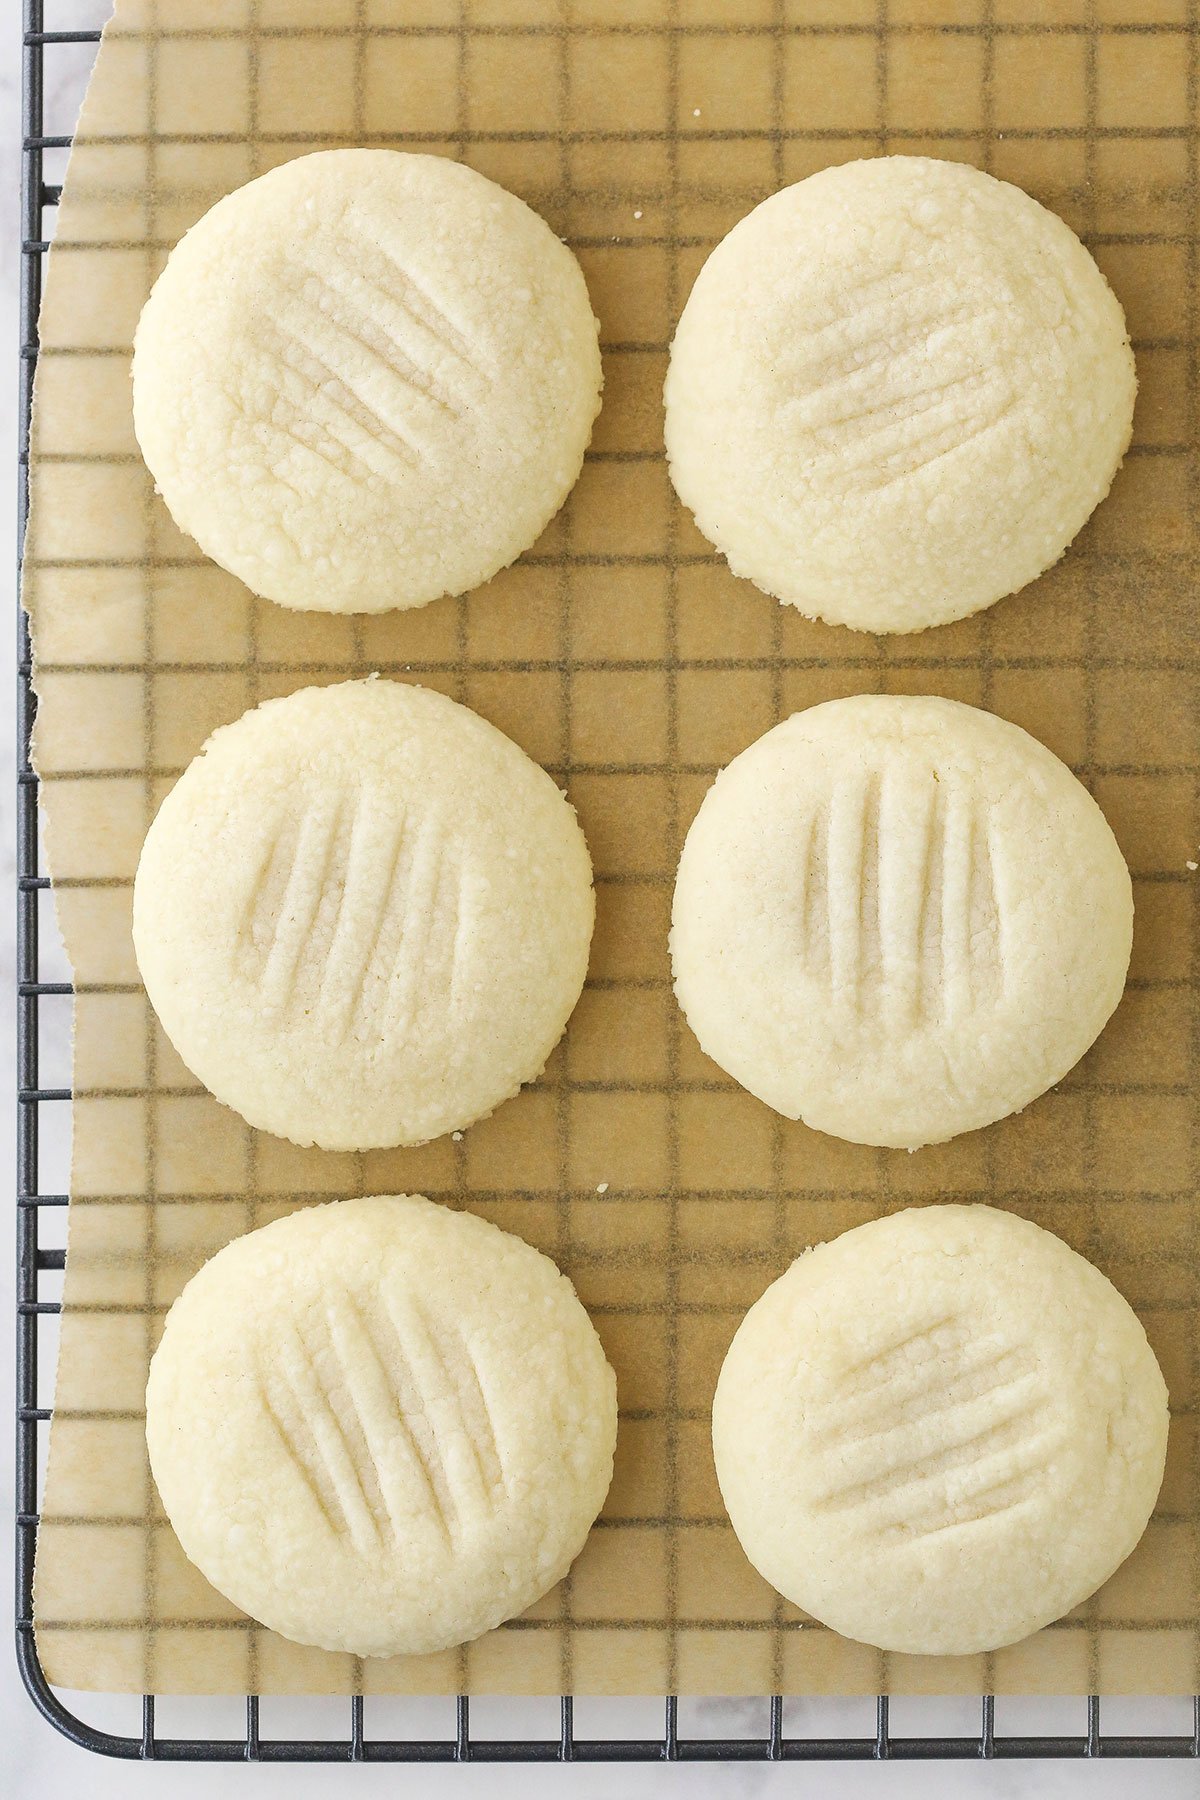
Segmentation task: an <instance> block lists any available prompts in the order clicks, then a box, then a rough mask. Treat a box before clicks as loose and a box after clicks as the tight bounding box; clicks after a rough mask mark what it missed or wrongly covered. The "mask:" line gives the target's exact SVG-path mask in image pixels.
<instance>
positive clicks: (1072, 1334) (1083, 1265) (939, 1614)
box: [713, 1206, 1167, 1655]
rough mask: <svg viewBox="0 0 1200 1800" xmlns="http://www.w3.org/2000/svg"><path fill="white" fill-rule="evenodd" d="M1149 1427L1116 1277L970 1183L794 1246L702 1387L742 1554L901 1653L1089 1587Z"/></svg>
mask: <svg viewBox="0 0 1200 1800" xmlns="http://www.w3.org/2000/svg"><path fill="white" fill-rule="evenodd" d="M1166 1444H1167V1391H1166V1387H1165V1385H1164V1383H1163V1378H1162V1375H1161V1373H1160V1371H1159V1367H1158V1363H1157V1362H1156V1360H1155V1357H1154V1353H1153V1351H1152V1350H1151V1348H1150V1346H1149V1344H1148V1343H1147V1341H1146V1334H1145V1332H1144V1331H1143V1329H1142V1327H1141V1325H1140V1324H1139V1322H1138V1320H1137V1318H1136V1316H1135V1315H1134V1313H1133V1312H1132V1310H1131V1309H1130V1307H1129V1306H1128V1305H1127V1304H1126V1302H1125V1301H1124V1300H1123V1299H1122V1297H1121V1295H1120V1294H1119V1293H1118V1292H1117V1290H1116V1288H1114V1287H1113V1286H1112V1284H1111V1283H1110V1282H1109V1281H1108V1280H1107V1279H1106V1278H1105V1277H1104V1276H1103V1275H1102V1274H1101V1273H1100V1271H1099V1270H1098V1269H1095V1268H1093V1267H1092V1265H1091V1264H1090V1263H1088V1262H1085V1261H1084V1259H1083V1258H1082V1257H1081V1256H1077V1255H1076V1254H1075V1252H1074V1251H1073V1250H1070V1249H1068V1247H1067V1245H1066V1244H1064V1243H1062V1242H1061V1240H1060V1239H1058V1238H1056V1237H1052V1236H1051V1234H1050V1233H1049V1232H1048V1231H1043V1230H1041V1229H1040V1227H1038V1226H1036V1225H1032V1224H1030V1223H1029V1222H1028V1221H1027V1220H1025V1219H1019V1218H1017V1217H1015V1216H1014V1215H1013V1214H1011V1213H1004V1212H997V1211H995V1210H994V1209H993V1208H991V1207H987V1206H930V1207H923V1208H918V1209H915V1210H913V1211H910V1212H903V1213H897V1214H894V1215H893V1216H892V1217H890V1218H887V1219H878V1220H876V1221H874V1222H873V1223H871V1224H869V1225H861V1226H859V1227H858V1228H857V1229H856V1230H853V1231H848V1232H846V1233H845V1234H844V1236H842V1237H839V1238H837V1239H836V1240H835V1241H834V1242H833V1243H829V1244H821V1245H819V1246H818V1247H817V1248H816V1249H815V1250H812V1251H810V1252H808V1254H806V1255H804V1256H801V1257H800V1258H799V1259H798V1261H796V1262H794V1263H793V1264H792V1266H791V1268H790V1269H789V1270H788V1271H787V1273H786V1274H785V1275H783V1276H782V1277H781V1278H780V1279H779V1280H778V1281H776V1282H775V1283H774V1285H773V1286H771V1287H770V1288H768V1289H767V1291H766V1293H765V1294H764V1295H763V1296H762V1298H761V1300H759V1301H758V1302H757V1303H756V1304H755V1305H754V1306H753V1307H751V1309H750V1311H749V1312H748V1313H747V1315H746V1317H745V1319H744V1320H743V1321H742V1324H741V1325H740V1327H739V1328H738V1332H737V1336H736V1337H735V1338H734V1340H733V1343H732V1345H731V1346H730V1349H729V1353H728V1355H727V1356H726V1358H725V1363H724V1366H723V1367H722V1370H721V1374H720V1379H719V1380H718V1383H717V1391H716V1398H715V1400H714V1402H713V1451H714V1454H715V1457H716V1465H717V1477H718V1480H719V1482H720V1485H721V1493H722V1495H723V1497H724V1500H725V1504H726V1506H727V1507H728V1509H729V1516H730V1518H731V1519H732V1521H733V1527H734V1530H735V1531H736V1532H737V1535H738V1538H739V1539H740V1541H741V1544H742V1548H743V1549H744V1550H745V1552H746V1554H747V1556H748V1557H749V1558H750V1561H751V1562H752V1563H753V1564H754V1566H755V1568H756V1569H758V1571H759V1573H760V1574H761V1575H763V1576H764V1577H765V1579H766V1580H767V1581H769V1582H770V1583H771V1584H772V1586H774V1587H776V1588H777V1589H778V1590H779V1592H780V1593H782V1594H783V1595H784V1596H785V1597H786V1598H787V1599H789V1600H791V1601H792V1602H793V1603H794V1604H795V1605H797V1606H799V1607H802V1608H803V1609H804V1610H805V1611H806V1612H809V1613H812V1614H813V1616H814V1617H815V1618H817V1619H819V1620H821V1621H822V1622H823V1623H824V1624H826V1625H829V1626H832V1627H833V1629H834V1630H835V1631H839V1632H841V1633H842V1634H843V1635H844V1636H845V1637H851V1638H858V1639H861V1640H862V1642H864V1643H867V1644H874V1645H877V1646H878V1647H879V1648H881V1649H884V1650H899V1651H904V1652H908V1653H912V1654H918V1655H959V1654H962V1655H965V1654H967V1653H969V1652H972V1651H982V1650H995V1649H998V1648H999V1647H1000V1646H1001V1645H1002V1644H1010V1643H1014V1642H1016V1640H1017V1639H1019V1638H1023V1637H1026V1636H1028V1634H1029V1633H1030V1632H1032V1631H1037V1630H1039V1629H1040V1628H1041V1627H1042V1626H1043V1625H1048V1624H1049V1623H1050V1622H1051V1621H1052V1620H1054V1619H1057V1618H1060V1617H1061V1616H1062V1615H1063V1614H1064V1613H1067V1612H1069V1611H1070V1610H1071V1608H1072V1607H1074V1606H1077V1605H1078V1604H1079V1603H1080V1601H1082V1600H1085V1599H1087V1597H1088V1595H1089V1594H1091V1593H1093V1592H1094V1591H1095V1589H1096V1588H1098V1587H1099V1586H1100V1584H1101V1583H1102V1582H1103V1581H1105V1580H1107V1578H1108V1576H1109V1575H1111V1574H1112V1573H1113V1571H1114V1570H1115V1569H1116V1568H1117V1567H1118V1566H1119V1565H1120V1564H1121V1563H1122V1562H1123V1561H1124V1559H1125V1558H1126V1557H1127V1556H1128V1555H1129V1553H1130V1551H1131V1550H1132V1549H1133V1547H1134V1545H1135V1544H1136V1543H1137V1541H1138V1539H1139V1538H1140V1537H1141V1535H1142V1532H1143V1530H1144V1529H1145V1526H1146V1521H1147V1519H1148V1518H1149V1517H1150V1513H1151V1510H1152V1508H1153V1506H1154V1502H1155V1499H1156V1497H1157V1495H1158V1490H1159V1487H1160V1485H1161V1482H1162V1476H1163V1462H1164V1458H1165V1455H1166Z"/></svg>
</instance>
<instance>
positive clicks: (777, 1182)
mask: <svg viewBox="0 0 1200 1800" xmlns="http://www.w3.org/2000/svg"><path fill="white" fill-rule="evenodd" d="M786 26H787V0H775V43H774V53H773V56H772V61H771V123H772V127H773V129H774V132H775V141H774V144H773V146H772V150H773V154H772V161H771V175H772V179H773V181H774V183H775V188H776V190H777V191H778V190H779V189H780V188H782V187H783V186H784V185H785V179H784V160H783V124H784V93H785V85H784V84H785V69H784V54H783V53H784V33H785V30H786ZM783 653H784V639H783V608H782V607H781V606H780V607H776V609H775V611H774V612H773V613H772V615H771V660H772V664H773V667H772V670H771V713H772V716H773V717H774V718H775V719H782V718H783V717H784V691H783ZM783 1153H784V1143H783V1121H782V1120H781V1119H779V1118H778V1117H775V1118H772V1120H771V1180H772V1182H773V1184H774V1188H775V1207H774V1217H773V1219H772V1233H771V1235H772V1243H773V1247H774V1253H775V1268H776V1270H777V1271H778V1272H779V1273H782V1271H783V1270H784V1269H785V1268H786V1267H787V1264H788V1261H789V1257H788V1241H787V1238H788V1233H787V1225H788V1217H787V1204H786V1202H785V1200H784V1199H783V1188H784V1174H783ZM783 1622H784V1611H783V1596H782V1595H781V1594H775V1596H774V1600H773V1604H772V1608H771V1628H772V1644H771V1692H772V1694H779V1695H782V1694H783V1691H784V1687H785V1681H784V1667H783V1633H782V1627H783Z"/></svg>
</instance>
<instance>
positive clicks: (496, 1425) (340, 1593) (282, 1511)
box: [146, 1196, 617, 1656]
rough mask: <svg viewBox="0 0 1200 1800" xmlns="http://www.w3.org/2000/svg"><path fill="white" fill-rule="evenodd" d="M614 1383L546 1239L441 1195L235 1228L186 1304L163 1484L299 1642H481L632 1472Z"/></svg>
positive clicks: (153, 1456)
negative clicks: (544, 1245)
mask: <svg viewBox="0 0 1200 1800" xmlns="http://www.w3.org/2000/svg"><path fill="white" fill-rule="evenodd" d="M616 1427H617V1414H616V1383H615V1380H614V1377H613V1372H612V1370H611V1369H610V1368H609V1366H608V1363H607V1362H606V1360H605V1357H604V1352H603V1350H602V1349H601V1347H600V1340H599V1338H598V1337H597V1336H596V1333H595V1330H594V1329H593V1327H592V1324H591V1321H590V1320H589V1319H588V1316H587V1314H586V1313H585V1311H584V1309H583V1307H582V1306H581V1305H580V1303H579V1301H578V1299H577V1298H576V1296H575V1290H574V1288H573V1287H572V1286H571V1283H570V1282H569V1281H568V1280H567V1278H566V1277H565V1276H564V1275H562V1274H561V1273H560V1272H559V1271H558V1269H556V1268H555V1266H554V1264H553V1263H552V1262H551V1261H550V1260H549V1259H548V1258H547V1257H545V1256H543V1255H542V1254H541V1253H540V1252H539V1251H537V1250H533V1249H531V1248H530V1246H529V1245H528V1244H526V1243H523V1242H522V1241H521V1239H519V1238H516V1237H512V1236H511V1235H510V1234H509V1233H507V1232H504V1231H501V1230H499V1229H498V1228H497V1227H496V1226H494V1225H490V1224H488V1223H487V1222H486V1221H485V1220H483V1219H479V1218H475V1217H474V1216H473V1215H471V1214H469V1213H458V1212H451V1211H449V1210H448V1209H446V1208H444V1207H440V1206H434V1205H432V1204H431V1203H430V1202H429V1201H427V1200H423V1199H421V1198H419V1197H418V1198H410V1197H407V1196H399V1197H397V1196H390V1197H376V1198H372V1199H364V1200H342V1201H334V1202H333V1203H332V1204H330V1205H327V1206H317V1207H309V1208H306V1209H304V1210H302V1211H300V1212H297V1213H292V1214H290V1215H289V1216H288V1217H286V1218H284V1219H281V1220H276V1221H275V1222H274V1223H272V1224H270V1225H266V1226H263V1227H262V1228H261V1229H260V1230H257V1231H252V1232H250V1233H249V1234H248V1235H247V1236H245V1237H242V1238H237V1239H235V1240H234V1241H233V1243H231V1244H229V1245H227V1246H226V1248H225V1249H224V1250H222V1251H220V1252H219V1254H218V1255H216V1256H215V1257H213V1258H212V1260H211V1261H210V1262H208V1263H206V1264H205V1265H204V1267H203V1268H202V1269H201V1270H200V1272H199V1273H198V1274H197V1275H195V1276H193V1278H192V1280H191V1281H190V1282H189V1283H188V1285H187V1287H186V1288H185V1289H184V1291H183V1293H182V1294H181V1295H180V1297H179V1298H178V1299H177V1300H176V1302H175V1304H174V1306H173V1307H172V1309H171V1311H170V1314H169V1315H168V1318H167V1322H166V1326H165V1329H164V1332H163V1337H162V1341H161V1343H160V1344H159V1347H158V1349H157V1350H156V1352H155V1354H154V1359H153V1362H152V1363H151V1366H150V1376H149V1382H148V1385H147V1392H146V1437H147V1442H148V1445H149V1451H150V1461H151V1466H152V1468H153V1471H154V1478H155V1481H156V1482H157V1484H158V1489H159V1493H160V1494H161V1496H162V1500H163V1504H164V1506H165V1507H166V1510H167V1514H168V1516H169V1518H170V1520H171V1524H172V1526H173V1527H174V1529H175V1532H176V1534H177V1536H178V1538H179V1540H180V1543H181V1544H182V1546H183V1549H184V1550H185V1552H186V1553H187V1555H188V1556H189V1557H190V1559H191V1560H192V1562H194V1563H195V1564H196V1566H197V1568H199V1569H200V1571H201V1572H202V1574H204V1575H205V1576H206V1577H207V1578H208V1580H209V1581H210V1582H212V1584H213V1586H214V1587H216V1588H217V1589H218V1590H219V1591H220V1592H221V1593H222V1594H224V1595H225V1596H226V1598H227V1599H229V1600H232V1601H233V1602H234V1604H235V1605H236V1606H239V1607H241V1608H242V1609H243V1610H244V1611H245V1612H247V1613H249V1614H250V1616H251V1617H252V1618H254V1619H257V1620H258V1621H259V1622H260V1623H261V1624H263V1625H267V1626H269V1627H270V1628H271V1629H272V1630H274V1631H279V1632H282V1633H283V1635H284V1636H285V1637H289V1638H292V1639H294V1640H295V1641H296V1642H298V1643H302V1644H316V1645H319V1646H321V1647H322V1648H323V1649H327V1650H344V1651H350V1652H352V1653H353V1654H354V1655H357V1656H393V1655H400V1654H423V1653H427V1652H430V1651H435V1650H441V1649H445V1648H447V1647H448V1646H449V1645H452V1644H459V1643H464V1642H467V1641H468V1640H470V1639H471V1638H475V1637H478V1636H479V1635H480V1634H481V1633H482V1632H485V1631H489V1630H491V1629H492V1627H493V1626H495V1625H498V1624H500V1623H501V1622H502V1621H503V1620H504V1619H507V1618H511V1617H513V1616H514V1615H516V1614H517V1613H520V1612H522V1611H524V1610H525V1608H526V1607H528V1606H531V1605H532V1604H533V1602H534V1601H535V1600H537V1599H538V1598H540V1596H541V1595H542V1594H544V1593H545V1592H546V1591H547V1590H548V1589H549V1588H551V1587H553V1585H554V1583H555V1582H556V1581H558V1580H560V1579H561V1577H562V1576H563V1575H565V1573H566V1571H567V1569H568V1567H569V1566H570V1564H571V1562H572V1561H573V1560H574V1558H575V1557H576V1556H577V1555H578V1553H579V1551H580V1549H581V1548H582V1547H583V1542H584V1539H585V1537H586V1536H587V1533H588V1530H589V1528H590V1527H591V1524H592V1521H593V1520H594V1518H595V1517H596V1514H597V1513H598V1512H599V1510H600V1507H601V1505H602V1504H603V1501H604V1496H605V1494H606V1493H607V1491H608V1485H609V1482H610V1480H611V1477H612V1459H613V1446H614V1443H615V1441H616Z"/></svg>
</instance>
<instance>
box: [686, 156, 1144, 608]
mask: <svg viewBox="0 0 1200 1800" xmlns="http://www.w3.org/2000/svg"><path fill="white" fill-rule="evenodd" d="M1135 390H1136V376H1135V372H1134V363H1133V353H1132V351H1131V349H1130V346H1129V337H1128V333H1127V331H1126V327H1125V317H1124V314H1123V313H1122V311H1121V307H1120V304H1119V302H1118V301H1117V300H1116V298H1115V296H1114V295H1113V293H1112V291H1111V289H1110V288H1109V286H1108V283H1107V282H1106V281H1105V279H1104V277H1103V275H1102V274H1101V273H1100V271H1099V269H1098V268H1097V267H1096V264H1095V263H1094V262H1093V261H1092V258H1091V257H1090V256H1089V254H1088V252H1087V251H1086V250H1085V249H1084V247H1083V245H1082V244H1081V243H1080V242H1079V239H1078V238H1077V237H1076V236H1075V234H1074V233H1073V232H1072V231H1071V230H1070V229H1069V227H1068V226H1067V225H1065V224H1064V223H1063V221H1062V220H1061V219H1059V218H1057V217H1056V216H1055V215H1054V214H1053V213H1050V212H1047V211H1046V209H1045V208H1044V207H1042V206H1039V205H1038V203H1037V201H1036V200H1032V199H1031V198H1030V197H1029V195H1028V194H1024V193H1022V192H1021V191H1020V189H1019V188H1015V187H1012V186H1010V185H1009V184H1008V183H1007V182H1003V181H996V180H994V179H993V177H992V176H990V175H985V174H982V173H981V172H980V171H979V170H978V169H972V168H968V167H967V166H966V165H965V164H963V163H957V162H938V161H934V160H932V159H930V158H927V157H911V156H888V157H879V158H876V159H875V160H873V161H867V162H855V163H846V164H843V165H842V166H841V167H839V168H833V169H825V170H823V171H822V172H821V173H820V174H818V175H812V176H810V177H809V178H808V179H807V180H806V181H801V182H798V183H797V184H796V185H795V186H794V187H788V188H784V189H783V190H782V191H781V192H780V193H777V194H775V195H773V196H772V198H771V199H769V200H765V201H764V202H763V203H762V204H761V205H760V206H758V207H756V208H755V210H754V211H753V212H752V213H750V214H749V216H748V217H747V218H745V219H743V220H742V221H741V223H740V224H738V225H736V226H735V227H734V229H733V230H732V231H731V232H730V233H729V235H728V237H726V238H725V239H724V240H723V242H722V243H720V244H719V245H718V246H717V248H716V249H715V250H714V251H713V253H712V255H711V256H710V257H709V259H708V261H707V262H706V263H705V265H704V267H703V269H702V270H701V272H700V275H699V278H698V279H697V281H696V284H695V286H694V288H693V289H692V292H691V295H690V297H689V299H688V302H687V305H686V306H685V308H684V311H683V316H682V318H681V319H680V321H679V328H678V330H677V332H676V334H675V342H674V344H673V346H672V349H671V360H670V367H669V371H668V374H667V382H666V403H667V424H666V443H667V454H668V457H669V460H670V466H671V476H672V479H673V481H674V483H675V486H676V488H677V490H678V492H679V495H680V498H681V499H682V500H683V501H684V503H685V505H687V506H689V507H690V508H691V510H692V511H693V513H694V514H695V516H696V523H697V524H698V525H699V527H700V529H701V531H702V532H703V533H704V535H705V536H706V537H707V538H709V539H710V540H711V542H712V543H714V544H715V545H716V546H717V548H718V549H719V550H721V551H722V552H723V553H724V555H725V556H726V557H727V558H728V560H729V564H730V567H731V568H732V569H733V571H734V573H735V574H736V575H744V576H746V577H748V578H749V579H750V580H751V581H753V582H756V583H757V585H758V586H759V587H761V588H765V589H766V591H767V592H768V593H769V594H774V595H775V596H776V597H777V598H778V599H780V600H784V601H786V602H788V603H789V604H790V605H792V606H796V607H798V608H799V609H800V611H801V612H803V613H806V614H808V615H809V616H810V617H811V618H819V619H825V620H828V621H830V622H831V623H833V624H841V625H850V626H853V627H854V628H855V629H856V630H859V631H877V632H883V631H888V632H890V631H919V630H921V629H923V628H924V627H926V626H929V625H940V624H943V623H945V622H946V621H947V620H950V619H961V618H963V617H965V616H966V615H967V614H968V613H974V612H978V611H979V609H980V608H981V607H985V606H990V605H991V604H992V602H993V601H995V600H999V599H1000V598H1001V596H1002V595H1004V594H1011V593H1013V592H1015V590H1016V589H1018V588H1021V587H1024V586H1025V585H1026V583H1027V582H1030V581H1032V580H1033V579H1034V577H1035V576H1037V575H1040V574H1041V573H1042V571H1043V570H1044V569H1047V568H1049V566H1050V564H1051V563H1053V562H1055V561H1056V560H1057V558H1058V557H1060V556H1061V555H1062V553H1063V551H1064V550H1065V549H1066V547H1067V545H1068V544H1069V543H1070V542H1071V539H1072V538H1073V537H1074V536H1075V534H1076V532H1077V531H1078V530H1079V529H1080V527H1081V526H1082V525H1083V523H1084V521H1085V520H1086V519H1087V518H1088V516H1089V514H1090V513H1091V512H1092V510H1093V509H1094V508H1095V507H1096V506H1097V505H1098V503H1099V502H1100V501H1101V500H1102V499H1103V498H1104V496H1105V494H1106V493H1107V492H1108V489H1109V485H1110V483H1111V482H1112V479H1113V475H1114V474H1115V472H1116V470H1117V467H1118V465H1119V464H1120V461H1121V458H1122V456H1123V455H1124V453H1125V450H1126V447H1127V445H1128V443H1129V438H1130V433H1131V431H1132V425H1133V402H1134V394H1135Z"/></svg>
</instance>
